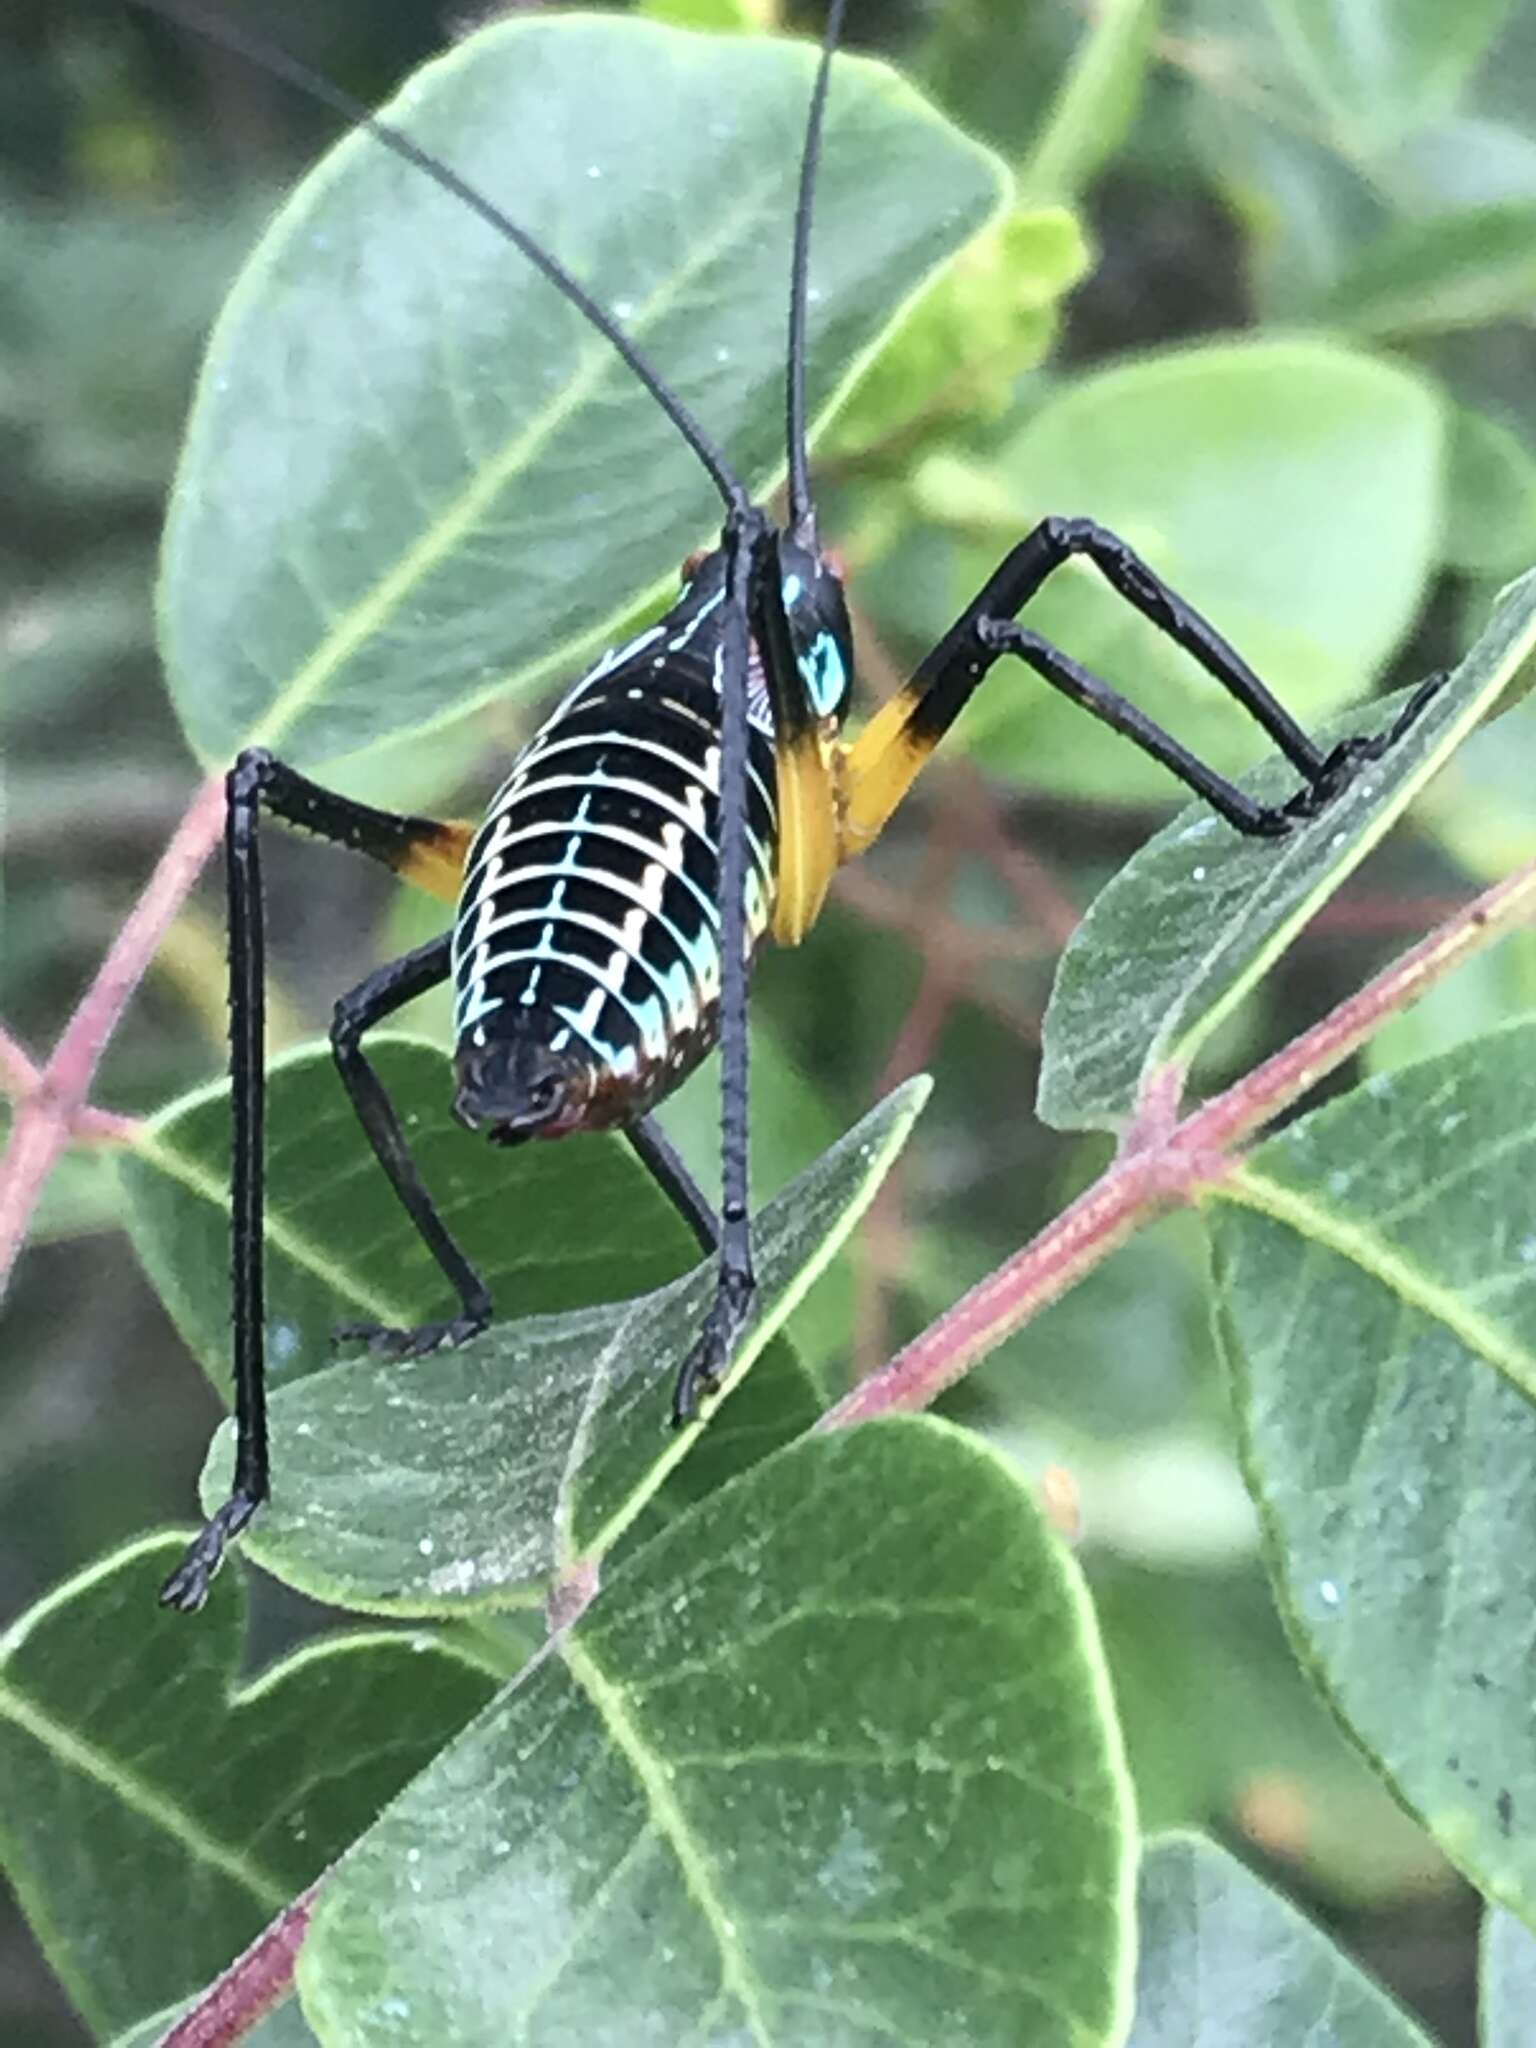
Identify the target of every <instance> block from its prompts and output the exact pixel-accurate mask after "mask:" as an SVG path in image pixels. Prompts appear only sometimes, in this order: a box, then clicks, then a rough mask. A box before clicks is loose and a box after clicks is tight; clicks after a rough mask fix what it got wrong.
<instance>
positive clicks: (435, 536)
mask: <svg viewBox="0 0 1536 2048" xmlns="http://www.w3.org/2000/svg"><path fill="white" fill-rule="evenodd" d="M777 182H778V180H777V179H776V178H775V177H763V178H760V179H758V180H757V181H756V183H754V184H753V185H752V186H751V188H750V189H749V191H748V192H747V193H746V194H745V195H744V196H743V197H742V198H740V199H739V200H738V201H737V203H736V206H735V208H734V210H731V211H728V212H727V214H726V216H725V219H724V221H723V222H722V225H721V227H720V228H719V230H718V231H717V232H716V234H715V235H714V236H713V237H705V238H704V239H703V240H701V241H700V242H699V243H698V244H697V245H696V246H695V247H694V248H693V249H692V250H691V251H690V252H689V256H688V260H687V261H686V262H684V263H682V264H681V265H679V266H678V268H677V269H676V270H674V271H673V272H672V273H671V274H670V275H669V276H668V277H667V278H666V279H664V280H663V281H662V282H661V283H660V284H658V285H657V286H656V288H655V289H654V290H653V291H652V292H651V294H650V296H649V297H648V298H647V299H646V301H645V303H644V305H643V306H642V307H641V308H640V310H639V311H638V312H637V313H636V315H635V317H634V318H633V320H631V321H630V322H629V323H628V326H627V327H626V330H625V331H626V333H628V334H629V335H630V337H631V338H632V339H634V340H637V341H638V340H640V339H642V338H643V337H645V336H646V335H648V334H649V333H650V332H651V330H652V329H653V328H654V327H655V326H657V325H658V324H659V322H660V321H661V320H662V319H663V318H664V317H665V315H666V314H667V313H668V312H670V311H671V310H672V308H673V306H674V305H675V304H676V303H677V301H678V300H679V299H680V298H681V297H682V296H683V295H684V293H685V292H686V290H687V289H688V287H689V286H690V285H691V284H692V283H693V282H694V280H695V278H696V277H697V276H698V275H700V274H701V273H702V272H703V271H704V270H706V269H707V268H708V267H709V266H710V265H711V264H713V263H715V262H716V261H717V260H720V259H721V258H723V257H724V255H725V254H726V252H727V251H728V250H730V249H731V248H732V247H733V246H734V245H735V244H736V243H737V242H738V241H742V240H744V239H745V235H746V230H747V227H748V225H749V223H750V222H751V220H753V219H754V218H756V217H757V216H758V214H759V213H760V211H761V204H762V200H763V197H764V195H765V194H766V193H767V192H768V191H769V190H770V189H771V188H772V187H773V186H774V185H775V184H776V183H777ZM616 365H617V366H618V367H619V368H620V369H622V368H623V364H622V363H621V361H620V359H619V357H617V356H616V355H615V354H614V353H613V351H612V349H611V348H610V347H609V346H608V345H607V343H606V342H602V340H601V337H598V339H597V341H596V342H595V343H594V344H592V345H591V346H589V347H588V348H587V350H586V351H585V352H584V353H583V354H581V355H579V356H578V357H577V359H576V367H575V369H574V371H573V373H572V375H571V376H570V377H569V379H568V380H567V382H566V383H565V385H564V386H563V387H562V389H561V390H560V391H559V392H558V393H556V394H555V396H554V397H553V398H552V399H550V400H549V401H548V402H547V403H546V404H545V406H544V407H543V409H542V410H541V411H539V412H536V413H535V414H534V415H533V416H532V417H531V418H530V419H529V420H528V421H527V422H526V423H525V424H524V425H523V426H522V427H521V428H519V430H518V431H517V433H516V434H514V435H513V437H512V438H511V440H510V441H509V442H508V443H507V444H506V446H505V447H504V448H503V449H502V451H501V453H500V454H499V455H496V456H494V457H493V458H491V460H489V461H488V462H485V463H482V464H481V466H480V468H479V469H478V470H477V471H476V472H475V473H474V474H473V475H472V476H471V478H470V480H469V482H468V483H467V484H466V485H465V486H464V487H463V488H462V489H461V490H460V491H459V492H458V494H457V496H456V497H455V499H454V500H453V503H452V505H451V507H450V508H449V510H448V511H447V512H446V513H442V514H440V515H439V517H438V518H437V520H436V522H435V523H434V524H433V525H432V526H431V527H429V528H428V529H427V530H426V531H425V532H424V533H423V534H422V535H421V537H420V538H419V539H417V540H416V541H415V542H414V543H413V544H412V545H411V546H410V547H409V548H407V549H406V551H405V553H404V554H403V555H402V556H401V557H400V558H399V560H398V561H397V562H396V563H395V564H394V566H393V567H392V568H390V569H388V570H386V571H385V572H384V574H383V575H382V576H380V577H378V578H376V579H375V580H374V582H373V584H372V585H371V587H370V588H369V590H368V591H367V593H366V594H365V595H364V596H363V597H362V598H361V599H359V600H357V601H355V602H354V603H353V604H351V605H349V606H348V607H347V609H346V610H345V611H343V612H341V613H340V614H339V615H338V616H337V619H336V621H335V622H334V624H333V625H332V627H331V629H330V631H329V632H328V634H327V635H326V637H325V638H324V639H323V640H321V642H320V643H319V645H318V646H317V647H316V649H315V651H314V652H313V653H312V654H311V655H309V657H308V658H307V659H306V660H305V661H304V662H303V664H302V665H301V666H300V667H299V669H298V670H297V671H296V672H295V674H294V675H293V677H292V679H291V681H290V682H289V683H288V684H287V685H286V686H285V687H284V688H283V689H281V690H280V691H279V692H278V694H277V696H276V697H275V698H274V699H273V702H272V704H271V706H270V708H269V710H268V712H267V714H266V716H265V717H264V718H262V719H260V720H258V722H257V724H256V726H255V728H254V730H253V731H252V732H251V733H249V734H248V735H247V738H246V741H245V744H246V745H249V746H268V747H275V746H278V745H280V744H281V742H282V740H283V738H284V736H285V735H286V734H287V733H289V732H290V731H291V730H292V728H293V726H294V724H295V723H296V721H297V720H298V718H299V717H300V716H301V715H302V714H303V712H304V711H305V710H307V709H308V707H309V706H310V705H311V704H312V703H313V702H314V701H315V699H316V698H317V697H319V696H320V695H321V693H322V692H323V691H324V689H325V686H326V685H327V683H328V682H329V681H330V680H331V678H332V677H333V676H334V675H335V674H336V673H337V672H338V671H339V670H340V669H341V668H342V667H343V666H344V665H345V664H346V662H347V661H348V660H349V659H350V658H351V656H352V654H353V653H354V652H355V651H356V650H357V649H358V648H359V647H360V646H362V645H363V644H364V643H365V642H366V641H367V640H368V639H369V638H370V637H372V635H373V634H374V633H376V632H379V631H382V629H383V628H384V626H385V624H386V623H387V622H388V620H389V619H390V618H391V617H392V616H393V615H394V613H395V611H396V610H397V609H398V608H399V605H400V604H401V603H402V602H403V601H404V599H405V598H406V596H407V595H408V594H409V593H410V592H411V591H412V590H413V589H414V588H415V587H416V585H417V584H418V583H419V582H421V581H423V580H424V579H425V578H426V577H427V576H428V575H429V574H430V573H431V572H432V570H433V569H435V568H436V567H437V565H438V564H439V563H440V562H441V561H442V560H444V558H445V557H446V556H447V554H448V552H449V550H450V549H451V548H452V546H453V545H454V544H455V543H456V542H457V541H458V540H460V539H461V538H462V537H463V536H464V535H465V534H466V533H468V532H470V531H471V530H472V529H473V528H474V526H475V524H476V522H477V521H478V519H479V518H480V516H481V515H482V513H484V512H485V511H486V510H487V509H488V508H489V507H490V506H491V505H492V504H493V503H494V502H495V501H496V499H497V498H498V497H499V496H500V494H501V493H502V491H503V490H505V488H506V487H507V485H508V483H509V482H510V481H511V480H512V479H513V478H514V477H515V476H516V475H517V474H518V473H519V472H520V471H521V470H523V469H526V468H528V467H529V466H530V465H531V463H532V461H533V459H534V458H535V457H536V456H537V455H538V454H539V452H540V451H541V450H542V449H543V448H545V447H546V446H547V445H548V443H549V442H550V441H551V440H552V439H553V438H554V436H555V434H556V433H557V432H558V431H559V429H560V428H561V427H563V426H564V425H565V424H566V422H567V421H568V420H570V419H571V418H572V417H573V416H574V415H575V414H576V413H577V412H578V411H579V409H580V407H581V406H582V405H583V403H584V402H585V401H587V400H588V399H590V398H591V397H593V396H594V395H595V393H596V392H597V390H598V388H599V387H600V385H601V384H602V382H603V380H604V378H605V377H607V376H608V375H609V374H610V373H612V372H613V370H614V368H615V366H616ZM627 609H628V608H627V607H625V606H621V607H620V613H624V612H626V611H627ZM618 615H619V614H615V616H618ZM590 637H591V635H590V634H589V633H582V634H581V635H580V636H579V639H580V642H581V643H582V644H585V642H586V641H587V640H588V639H590ZM547 665H548V656H545V657H543V658H541V660H540V662H539V664H538V666H539V667H541V668H543V667H546V666H547Z"/></svg>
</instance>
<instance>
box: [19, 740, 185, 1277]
mask: <svg viewBox="0 0 1536 2048" xmlns="http://www.w3.org/2000/svg"><path fill="white" fill-rule="evenodd" d="M223 814H224V789H223V780H222V778H221V777H212V778H210V779H209V780H208V781H207V782H205V783H204V784H203V786H202V787H201V789H199V791H198V793H197V795H196V796H195V797H194V798H193V799H192V802H191V804H190V806H189V807H188V809H187V811H186V814H185V815H184V816H183V818H182V821H181V823H180V824H179V825H178V826H177V828H176V830H175V832H174V833H173V835H172V836H171V839H170V840H169V842H168V843H167V845H166V849H165V851H164V853H163V854H162V855H161V856H160V860H159V863H158V865H157V866H156V868H155V871H154V873H153V874H152V875H151V876H150V878H149V881H148V882H147V883H146V884H145V887H144V893H143V894H142V895H141V896H140V898H139V900H138V902H137V903H136V904H135V905H134V907H133V909H132V910H131V911H130V912H129V913H128V917H127V920H126V921H125V923H124V925H123V927H122V929H121V931H120V932H119V933H118V935H117V937H116V939H114V941H113V942H112V945H111V948H110V949H109V951H108V953H107V956H106V958H105V959H104V960H103V961H102V963H101V966H100V968H99V969H98V971H97V974H96V979H95V980H94V981H93V982H92V983H91V985H90V987H89V988H88V989H87V990H86V992H85V994H84V996H82V998H81V999H80V1003H79V1006H78V1008H77V1009H76V1010H75V1013H74V1015H73V1016H72V1017H71V1018H70V1020H69V1022H68V1024H67V1025H66V1026H65V1027H64V1030H63V1032H62V1034H61V1035H60V1038H59V1042H58V1044H57V1045H56V1046H55V1047H54V1049H53V1053H52V1055H51V1057H50V1058H49V1060H48V1062H47V1064H46V1066H44V1067H43V1069H42V1070H41V1072H38V1071H37V1070H36V1069H32V1071H31V1073H30V1075H29V1076H28V1077H27V1085H26V1087H25V1089H24V1091H23V1092H22V1093H21V1095H20V1098H19V1100H18V1102H17V1106H16V1114H15V1120H14V1124H13V1127H12V1131H11V1139H10V1143H9V1145H8V1146H7V1147H6V1150H5V1155H4V1157H3V1159H0V1289H3V1288H4V1285H5V1282H6V1280H7V1278H8V1277H9V1274H10V1270H11V1268H12V1266H13V1265H14V1264H15V1262H16V1257H17V1254H18V1253H19V1252H20V1250H21V1247H22V1244H23V1243H24V1241H25V1239H26V1234H27V1228H28V1225H29V1224H30V1222H31V1220H32V1212H33V1210H34V1209H35V1208H36V1207H37V1202H38V1197H39V1196H40V1195H41V1194H42V1191H43V1186H44V1184H45V1182H46V1181H47V1179H48V1176H49V1174H50V1173H51V1172H52V1171H53V1168H54V1166H55V1165H56V1164H57V1162H58V1159H59V1156H60V1154H61V1153H62V1152H63V1151H64V1149H65V1147H66V1146H67V1145H68V1144H69V1141H70V1138H71V1137H72V1136H74V1135H75V1134H76V1131H77V1129H78V1128H80V1127H81V1125H82V1120H83V1122H84V1126H85V1131H86V1134H88V1135H92V1136H97V1137H100V1136H105V1135H108V1134H109V1133H108V1131H107V1130H105V1129H103V1128H102V1127H101V1125H100V1122H99V1119H100V1117H101V1116H102V1115H103V1114H104V1113H103V1112H94V1113H93V1114H92V1116H91V1117H90V1118H85V1119H82V1113H83V1112H84V1111H85V1108H86V1098H87V1096H88V1095H89V1093H90V1088H91V1083H92V1081H94V1079H95V1078H96V1069H97V1067H98V1066H99V1065H100V1064H101V1057H102V1054H103V1053H104V1052H105V1051H106V1048H107V1044H108V1041H109V1040H110V1039H111V1037H112V1034H113V1032H114V1031H115V1030H116V1029H117V1026H118V1024H119V1022H120V1021H121V1018H122V1014H123V1011H124V1010H125V1009H126V1008H127V1006H128V1001H129V998H130V997H131V996H132V994H133V992H134V990H135V989H136V988H137V987H138V985H139V983H140V982H141V981H142V980H143V978H144V973H145V970H146V969H147V968H148V966H149V963H150V961H151V960H152V959H153V958H154V956H155V951H156V949H157V948H158V946H159V944H160V941H161V940H162V938H163V937H164V936H165V933H166V931H167V929H168V928H169V926H170V923H171V920H172V919H173V918H174V917H175V915H176V913H177V911H178V910H179V909H180V908H181V905H182V903H183V902H184V900H185V899H186V896H187V893H188V891H189V890H190V889H191V887H192V884H193V883H194V882H195V881H196V880H197V877H198V875H199V873H200V872H201V870H202V867H203V864H204V862H205V861H206V860H207V858H208V856H209V854H210V853H211V852H212V851H213V848H214V846H215V844H216V843H217V841H218V837H219V832H220V829H221V827H222V824H223ZM6 1045H7V1048H8V1049H10V1050H11V1052H12V1054H13V1055H14V1052H19V1048H16V1047H14V1045H13V1041H10V1040H7V1041H6ZM22 1057H23V1058H24V1057H25V1055H22ZM28 1065H29V1066H30V1062H28ZM6 1072H7V1076H8V1080H9V1079H10V1078H12V1077H14V1076H16V1075H18V1074H19V1072H20V1069H19V1068H17V1066H16V1064H15V1059H14V1056H11V1057H8V1058H7V1060H6ZM109 1123H110V1124H111V1125H112V1127H113V1128H112V1129H111V1132H110V1135H113V1136H117V1137H121V1136H122V1135H123V1134H124V1130H123V1128H122V1126H124V1124H125V1120H123V1119H109ZM130 1128H131V1127H130Z"/></svg>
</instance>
